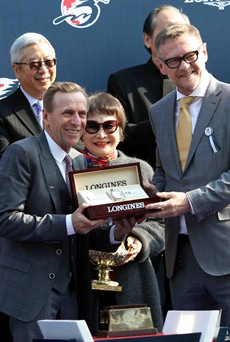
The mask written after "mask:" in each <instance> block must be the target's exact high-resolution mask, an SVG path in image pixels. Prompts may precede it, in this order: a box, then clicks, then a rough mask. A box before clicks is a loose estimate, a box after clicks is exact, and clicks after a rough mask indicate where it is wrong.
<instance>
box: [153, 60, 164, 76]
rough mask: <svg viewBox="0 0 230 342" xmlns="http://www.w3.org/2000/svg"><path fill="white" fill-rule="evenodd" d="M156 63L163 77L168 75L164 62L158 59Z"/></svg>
mask: <svg viewBox="0 0 230 342" xmlns="http://www.w3.org/2000/svg"><path fill="white" fill-rule="evenodd" d="M155 63H156V65H157V67H158V69H159V70H160V72H161V73H162V75H167V69H166V66H165V64H164V63H163V62H162V60H161V59H160V58H158V57H157V58H156V60H155Z"/></svg>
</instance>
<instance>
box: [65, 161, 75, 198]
mask: <svg viewBox="0 0 230 342" xmlns="http://www.w3.org/2000/svg"><path fill="white" fill-rule="evenodd" d="M64 162H65V165H66V166H65V177H66V178H65V179H66V185H67V187H68V189H69V192H70V193H71V187H70V178H69V172H70V171H73V165H72V159H71V157H70V156H69V155H68V154H67V155H66V156H65V158H64Z"/></svg>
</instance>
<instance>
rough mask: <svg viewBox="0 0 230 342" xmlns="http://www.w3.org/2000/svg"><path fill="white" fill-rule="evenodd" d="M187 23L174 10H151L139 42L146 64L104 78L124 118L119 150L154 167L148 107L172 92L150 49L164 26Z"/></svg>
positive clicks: (161, 7)
mask: <svg viewBox="0 0 230 342" xmlns="http://www.w3.org/2000/svg"><path fill="white" fill-rule="evenodd" d="M177 22H178V23H180V22H182V23H183V22H189V19H188V17H187V16H186V15H185V14H183V13H182V12H181V11H180V10H179V9H178V8H176V7H173V6H169V5H162V6H159V7H157V8H155V9H153V10H152V11H151V12H150V13H149V15H148V16H147V18H146V19H145V22H144V26H143V39H144V44H145V48H146V49H147V51H148V52H149V54H150V55H151V57H150V59H149V60H148V62H147V63H145V64H142V65H137V66H133V67H130V68H127V69H123V70H120V71H117V72H115V73H113V74H111V75H110V76H109V78H108V84H107V91H108V92H109V93H111V94H112V95H114V96H115V97H117V98H118V99H119V100H120V102H121V103H122V105H123V107H124V109H125V113H126V117H127V121H128V124H127V127H126V132H125V133H126V138H125V140H124V142H122V143H120V145H119V149H120V150H122V151H124V152H125V154H127V155H128V156H136V157H139V158H141V159H144V160H146V161H147V162H148V163H149V164H150V165H152V167H153V168H155V139H154V136H153V133H152V129H151V127H150V124H149V120H148V118H149V109H150V106H151V105H152V104H153V103H155V102H157V101H158V100H160V99H161V98H162V97H163V95H165V94H166V93H168V92H169V91H171V90H172V89H173V87H172V85H171V83H170V82H169V81H168V79H166V78H165V76H163V75H162V74H161V72H160V71H159V69H158V67H157V63H156V50H155V46H154V42H155V38H156V36H157V34H158V32H159V31H160V30H161V29H162V28H163V27H165V26H166V25H168V24H173V23H177Z"/></svg>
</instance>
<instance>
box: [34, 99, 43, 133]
mask: <svg viewBox="0 0 230 342" xmlns="http://www.w3.org/2000/svg"><path fill="white" fill-rule="evenodd" d="M33 106H34V107H35V114H36V116H37V119H38V122H39V124H40V126H41V127H43V113H42V109H43V108H42V101H37V102H35V103H34V105H33Z"/></svg>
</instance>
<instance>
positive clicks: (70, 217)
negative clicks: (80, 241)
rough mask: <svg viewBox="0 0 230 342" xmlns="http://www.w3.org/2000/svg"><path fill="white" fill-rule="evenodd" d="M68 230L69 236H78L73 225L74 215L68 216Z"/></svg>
mask: <svg viewBox="0 0 230 342" xmlns="http://www.w3.org/2000/svg"><path fill="white" fill-rule="evenodd" d="M65 222H66V230H67V235H73V234H76V233H75V230H74V228H73V224H72V214H69V215H66V221H65Z"/></svg>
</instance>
